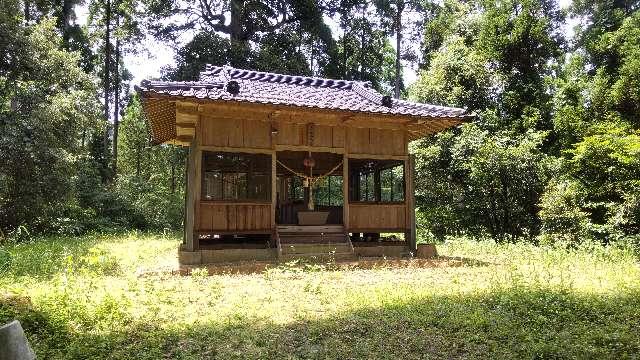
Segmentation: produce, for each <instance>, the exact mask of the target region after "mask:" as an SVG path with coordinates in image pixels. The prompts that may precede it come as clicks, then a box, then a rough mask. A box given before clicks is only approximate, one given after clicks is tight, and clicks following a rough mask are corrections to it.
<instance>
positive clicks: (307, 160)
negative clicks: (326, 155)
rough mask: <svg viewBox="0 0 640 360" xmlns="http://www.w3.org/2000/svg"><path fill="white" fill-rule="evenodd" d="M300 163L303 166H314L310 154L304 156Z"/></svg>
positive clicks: (314, 162)
mask: <svg viewBox="0 0 640 360" xmlns="http://www.w3.org/2000/svg"><path fill="white" fill-rule="evenodd" d="M302 163H303V164H304V166H305V167H308V168H312V167H314V166H316V161H315V160H314V159H313V158H312V157H311V156H308V157H306V158H304V161H303V162H302Z"/></svg>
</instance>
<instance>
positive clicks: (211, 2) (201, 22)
mask: <svg viewBox="0 0 640 360" xmlns="http://www.w3.org/2000/svg"><path fill="white" fill-rule="evenodd" d="M146 4H147V9H148V12H149V14H150V15H151V16H150V17H149V28H150V29H151V31H152V32H153V33H154V34H155V35H156V36H157V37H159V38H164V39H175V38H176V37H177V36H179V35H180V34H181V33H182V32H183V31H185V30H195V31H196V32H215V33H217V34H221V35H223V36H227V37H228V38H229V42H230V43H229V49H228V50H229V55H228V59H229V63H230V64H231V65H232V66H236V67H247V65H248V64H249V59H250V58H251V53H252V51H255V50H256V49H254V47H255V46H258V47H259V44H260V39H261V38H264V36H265V35H268V34H274V33H280V32H282V31H285V32H286V31H287V30H288V29H290V28H291V26H292V25H295V26H296V29H297V30H299V31H301V32H302V33H308V34H313V35H314V39H317V40H320V41H321V42H323V44H324V46H323V47H322V48H323V50H324V51H326V52H328V53H331V52H334V51H335V42H334V40H333V38H332V36H331V31H330V30H329V28H328V27H327V25H326V24H324V20H323V17H322V16H323V12H322V9H321V7H320V6H319V5H318V3H317V2H315V1H312V0H279V1H275V2H262V1H255V0H228V1H217V0H204V1H198V2H197V3H195V2H191V1H181V0H167V1H158V0H147V1H146ZM283 60H284V59H283Z"/></svg>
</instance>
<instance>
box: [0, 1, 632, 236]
mask: <svg viewBox="0 0 640 360" xmlns="http://www.w3.org/2000/svg"><path fill="white" fill-rule="evenodd" d="M0 4H1V11H0V39H1V40H0V239H16V240H21V239H26V238H28V237H30V236H32V235H34V234H50V233H58V234H79V233H85V232H90V231H109V230H113V229H123V228H138V229H154V230H162V229H179V228H180V227H181V224H182V219H183V206H184V202H183V199H184V173H185V151H184V150H183V149H181V148H177V147H172V146H168V145H167V146H155V147H149V144H148V135H147V130H146V125H145V122H144V119H143V117H142V111H141V106H140V103H139V101H138V99H137V96H136V94H135V93H134V92H133V91H132V89H131V84H130V82H131V79H132V74H131V73H130V72H129V71H128V69H127V68H126V66H125V62H124V58H125V57H126V56H131V54H136V53H142V52H144V51H146V50H145V49H143V48H141V45H140V44H142V43H143V42H144V41H145V39H147V40H148V39H153V41H158V42H164V43H167V44H171V45H175V44H177V45H175V46H176V49H177V50H176V53H175V66H174V67H171V68H166V69H164V71H163V78H164V79H165V80H195V79H196V78H197V75H198V72H199V71H201V70H202V69H203V68H204V66H205V64H214V65H225V64H227V65H231V66H235V67H240V68H251V69H256V70H263V71H272V72H280V73H286V74H299V75H314V76H322V77H329V78H340V79H347V80H363V81H370V82H371V83H372V84H373V86H374V87H375V88H376V89H378V90H379V91H382V92H384V93H387V94H391V95H395V96H396V97H402V98H407V99H410V100H413V101H419V102H427V103H433V104H440V105H449V106H457V107H465V108H467V109H469V110H470V111H473V112H474V113H475V114H476V115H477V116H476V119H475V120H474V121H473V122H472V123H469V124H465V125H463V126H460V127H458V128H456V129H453V130H450V131H447V132H444V133H441V134H438V135H436V136H433V137H431V138H427V139H424V140H420V141H418V142H415V143H413V144H412V145H411V150H412V152H413V153H414V154H415V155H416V163H417V173H418V175H417V177H416V178H417V183H416V190H417V206H418V212H417V214H418V223H419V226H418V227H419V234H420V236H421V237H422V238H423V239H425V240H427V241H428V240H431V239H440V238H442V237H443V236H446V235H449V234H460V233H465V234H470V235H488V236H492V237H495V238H496V239H499V240H501V241H511V240H514V239H517V238H524V239H528V240H530V241H534V242H552V241H567V242H577V241H581V240H584V239H596V240H599V241H602V242H609V241H613V240H621V239H627V240H629V241H635V242H638V241H639V239H640V130H639V129H640V10H639V8H640V1H637V0H636V1H634V0H606V1H595V0H574V1H573V3H571V4H570V6H569V7H567V8H560V6H559V4H558V3H557V2H556V1H554V0H502V1H495V0H494V1H491V0H468V1H463V0H444V1H440V0H439V1H430V0H376V1H375V2H373V3H371V2H366V1H360V0H341V1H335V0H322V1H310V0H292V1H290V0H281V1H267V2H262V1H253V0H230V1H212V0H200V1H192V0H87V2H83V1H79V0H59V1H52V0H39V1H31V0H22V1H20V0H0ZM81 7H82V8H83V9H87V11H88V14H89V15H88V18H87V21H86V24H82V25H79V22H78V21H77V19H76V17H77V16H76V14H77V12H78V11H79V9H80V8H81ZM569 19H573V21H572V22H569V21H568V20H569ZM570 23H571V24H572V23H576V24H577V26H576V27H575V29H574V31H573V32H572V34H571V35H570V36H569V35H567V30H569V28H568V24H570ZM185 37H186V38H188V39H189V40H188V41H181V39H184V38H185ZM151 51H153V49H151ZM406 66H410V67H412V68H417V69H419V70H418V78H417V80H416V81H415V82H414V83H412V84H404V82H403V69H406Z"/></svg>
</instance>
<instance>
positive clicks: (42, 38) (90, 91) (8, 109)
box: [0, 11, 97, 231]
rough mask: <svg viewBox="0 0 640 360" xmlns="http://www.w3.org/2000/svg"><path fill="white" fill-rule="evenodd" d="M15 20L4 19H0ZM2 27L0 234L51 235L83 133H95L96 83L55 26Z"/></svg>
mask: <svg viewBox="0 0 640 360" xmlns="http://www.w3.org/2000/svg"><path fill="white" fill-rule="evenodd" d="M12 15H13V16H16V15H15V13H11V12H9V13H5V12H4V11H3V15H2V16H3V17H4V16H7V17H10V16H12ZM16 19H19V18H17V17H15V18H12V19H11V20H10V21H6V22H5V19H3V20H2V24H3V25H2V31H3V33H5V34H6V35H7V37H5V36H4V35H3V39H7V41H3V42H2V44H1V45H0V46H1V47H2V49H0V52H1V53H5V54H6V53H11V54H12V56H10V57H4V59H3V63H2V65H0V134H1V135H0V228H2V229H4V231H12V230H14V229H16V228H17V227H18V226H20V225H22V224H25V225H28V226H29V227H30V228H33V229H32V230H33V231H46V230H47V221H46V220H45V219H42V217H43V216H46V215H47V214H52V213H56V212H57V211H58V210H59V207H60V205H61V203H63V202H64V201H65V200H66V199H67V198H68V197H69V196H70V195H71V194H70V189H71V186H70V180H71V176H70V174H72V173H73V168H72V166H73V164H74V162H75V161H74V159H75V157H76V156H78V154H80V153H81V144H80V141H79V139H81V138H82V136H83V134H84V133H85V131H87V130H89V129H92V128H95V127H96V126H97V121H96V113H95V111H94V109H95V108H96V105H97V104H96V101H95V97H94V93H95V88H94V87H93V83H92V78H91V77H90V76H88V75H87V74H85V73H84V72H83V71H82V69H81V68H79V67H78V66H77V65H76V64H77V63H78V60H79V57H78V55H77V54H74V53H68V52H65V51H63V50H60V49H59V46H60V41H61V39H60V37H59V36H58V35H57V34H56V33H55V31H54V28H53V22H52V21H43V22H41V23H39V24H37V25H33V26H23V25H22V24H20V23H19V22H18V21H16Z"/></svg>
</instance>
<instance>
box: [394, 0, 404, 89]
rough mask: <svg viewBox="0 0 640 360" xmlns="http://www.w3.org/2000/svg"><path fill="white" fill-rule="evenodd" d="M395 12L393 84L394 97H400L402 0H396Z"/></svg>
mask: <svg viewBox="0 0 640 360" xmlns="http://www.w3.org/2000/svg"><path fill="white" fill-rule="evenodd" d="M396 7H397V10H398V11H397V14H396V21H395V25H396V26H395V27H396V84H395V92H394V95H395V98H396V99H399V98H400V84H401V83H400V76H401V64H400V55H401V47H402V11H403V10H404V0H398V3H397V5H396Z"/></svg>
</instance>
